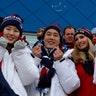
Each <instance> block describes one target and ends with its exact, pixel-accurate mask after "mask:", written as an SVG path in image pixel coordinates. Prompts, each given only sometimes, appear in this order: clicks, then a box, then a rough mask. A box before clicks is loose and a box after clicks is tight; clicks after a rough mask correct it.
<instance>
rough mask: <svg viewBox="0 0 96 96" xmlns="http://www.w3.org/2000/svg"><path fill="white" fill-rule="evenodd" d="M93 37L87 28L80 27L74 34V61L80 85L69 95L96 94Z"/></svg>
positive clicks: (90, 95)
mask: <svg viewBox="0 0 96 96" xmlns="http://www.w3.org/2000/svg"><path fill="white" fill-rule="evenodd" d="M92 38H93V35H92V33H91V32H90V31H89V30H88V29H86V28H80V29H78V30H76V32H75V34H74V40H75V46H74V51H73V61H74V63H75V68H76V70H77V74H78V76H79V79H80V87H79V88H78V89H77V90H75V91H74V92H72V93H71V94H70V95H68V96H96V84H95V82H94V80H95V78H94V75H95V74H96V73H94V69H95V67H94V64H95V62H94V59H95V56H94V52H93V51H94V50H93V46H94V45H93V43H92Z"/></svg>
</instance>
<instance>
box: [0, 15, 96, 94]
mask: <svg viewBox="0 0 96 96" xmlns="http://www.w3.org/2000/svg"><path fill="white" fill-rule="evenodd" d="M23 22H24V20H23V19H22V18H21V17H20V16H19V15H17V14H12V15H10V16H7V17H4V18H2V17H1V18H0V96H96V34H95V29H92V30H91V31H90V30H88V29H87V28H84V27H82V28H78V29H77V28H75V27H74V26H71V25H68V26H66V27H65V28H61V27H60V25H59V24H58V23H54V24H50V25H48V26H44V27H43V26H42V28H40V29H38V30H37V39H38V41H36V42H34V45H33V46H31V47H30V44H29V42H28V41H27V38H26V36H22V34H23V28H22V25H23Z"/></svg>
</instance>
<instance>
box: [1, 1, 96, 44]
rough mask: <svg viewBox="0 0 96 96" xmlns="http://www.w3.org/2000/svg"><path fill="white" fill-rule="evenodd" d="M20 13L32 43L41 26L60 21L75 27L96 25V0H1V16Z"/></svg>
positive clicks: (24, 28) (62, 25)
mask: <svg viewBox="0 0 96 96" xmlns="http://www.w3.org/2000/svg"><path fill="white" fill-rule="evenodd" d="M11 14H19V15H20V16H21V17H23V19H24V26H23V31H24V33H25V34H26V33H28V34H26V36H27V39H28V41H29V42H30V44H31V45H33V43H34V42H35V41H36V40H37V39H36V32H37V30H38V29H39V28H42V27H45V26H48V25H50V24H53V23H58V24H59V25H60V26H61V28H62V29H63V28H64V27H65V26H67V25H72V26H74V27H75V28H79V27H86V28H88V29H89V30H91V29H92V28H94V27H96V0H0V17H5V16H7V15H11Z"/></svg>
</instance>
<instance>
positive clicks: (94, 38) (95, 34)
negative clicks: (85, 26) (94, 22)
mask: <svg viewBox="0 0 96 96" xmlns="http://www.w3.org/2000/svg"><path fill="white" fill-rule="evenodd" d="M91 32H92V34H93V39H92V42H93V44H96V27H94V28H92V30H91Z"/></svg>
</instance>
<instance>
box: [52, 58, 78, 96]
mask: <svg viewBox="0 0 96 96" xmlns="http://www.w3.org/2000/svg"><path fill="white" fill-rule="evenodd" d="M54 67H55V69H56V73H57V76H58V78H59V82H60V84H61V86H62V88H63V90H64V91H65V93H67V94H70V93H71V92H73V91H74V90H76V89H77V88H79V86H80V79H79V77H78V75H77V72H76V69H75V64H74V63H73V62H72V61H71V60H70V59H65V60H64V61H62V62H59V61H56V62H55V64H54Z"/></svg>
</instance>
